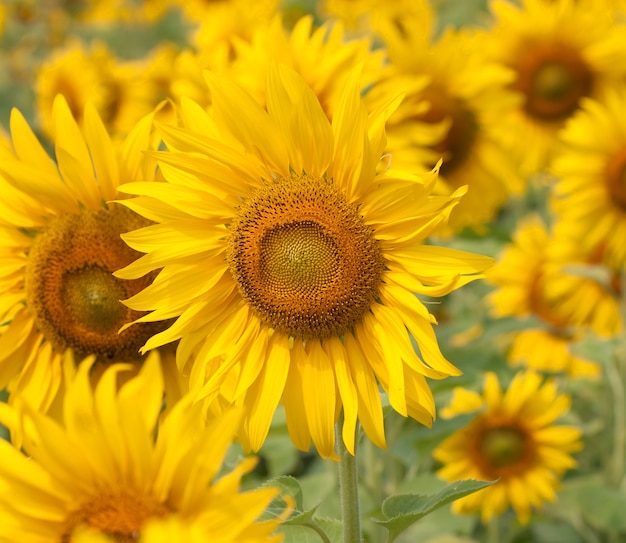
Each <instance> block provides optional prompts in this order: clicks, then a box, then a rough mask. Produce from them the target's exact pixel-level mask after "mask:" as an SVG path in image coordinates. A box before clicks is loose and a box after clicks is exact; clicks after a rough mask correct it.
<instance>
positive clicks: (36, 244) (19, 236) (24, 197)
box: [0, 96, 185, 410]
mask: <svg viewBox="0 0 626 543" xmlns="http://www.w3.org/2000/svg"><path fill="white" fill-rule="evenodd" d="M52 120H53V126H54V129H55V138H54V144H55V155H56V163H55V162H54V161H53V160H52V159H51V158H50V157H49V156H48V154H47V153H46V151H45V150H44V149H43V147H42V146H41V144H40V143H39V141H38V140H37V139H36V137H35V136H34V134H33V132H32V131H31V129H30V127H29V126H28V124H27V123H26V121H25V120H24V118H23V117H22V115H21V114H20V113H19V112H18V111H17V110H13V112H12V114H11V137H12V144H13V148H12V149H6V148H3V147H0V186H1V190H2V200H1V201H0V211H1V212H0V231H1V233H2V235H1V236H0V255H1V260H2V269H1V270H0V292H1V293H2V296H1V297H0V298H1V300H2V303H1V304H0V320H1V321H2V322H4V323H7V322H8V325H7V327H6V330H5V331H4V333H3V334H2V336H0V386H1V387H2V388H5V387H6V386H9V389H10V391H11V398H13V397H14V396H25V397H26V398H27V399H28V401H29V402H31V404H32V405H33V406H37V407H39V408H41V409H42V410H46V409H48V408H50V406H51V404H52V402H53V401H54V399H55V396H56V395H57V392H58V391H59V388H60V387H61V381H62V372H61V357H62V354H63V352H64V351H65V350H67V349H71V350H72V351H73V352H74V354H75V356H76V358H77V359H82V358H84V357H86V356H88V355H95V356H96V359H97V363H96V365H95V368H94V371H95V373H96V374H97V373H98V372H100V371H101V369H102V368H103V367H104V366H106V365H107V364H110V363H112V362H133V361H134V362H140V361H141V360H142V357H141V355H140V354H139V347H140V346H141V345H143V343H144V342H145V341H146V340H147V339H148V338H149V337H150V336H151V335H152V334H154V333H156V332H158V331H160V330H162V329H163V328H164V327H165V324H164V323H157V324H154V323H152V324H147V325H141V326H138V327H136V328H135V329H132V330H128V331H125V332H123V333H118V331H119V329H120V327H121V326H122V325H123V324H126V323H128V322H132V321H134V320H135V319H136V318H137V317H138V316H140V315H141V314H140V313H136V312H134V311H132V310H129V309H128V308H127V307H125V306H124V305H122V304H121V303H120V302H119V300H120V299H124V298H127V297H128V296H131V295H132V294H134V293H135V292H138V291H140V290H141V289H142V288H143V287H145V286H146V285H148V284H149V283H150V281H151V280H152V276H150V275H148V276H146V277H144V278H142V279H140V280H137V281H123V280H120V279H116V278H114V277H113V276H112V275H111V273H112V272H113V271H114V270H116V269H117V268H120V267H122V266H125V265H127V264H129V263H130V262H132V261H133V260H134V259H135V258H136V257H137V256H138V253H137V252H136V251H134V250H132V249H130V248H129V247H127V246H126V245H125V244H124V242H123V241H122V239H121V238H120V234H122V233H123V232H127V231H129V230H133V229H135V228H138V227H141V226H145V225H147V224H149V223H150V221H149V220H147V219H145V218H144V217H141V216H140V215H138V214H136V213H134V212H132V211H131V210H130V209H128V208H127V207H125V206H120V205H118V204H114V203H110V202H111V201H112V200H115V199H119V198H120V197H121V195H120V193H119V192H118V188H119V185H120V184H121V183H124V182H126V181H133V180H142V181H150V182H154V181H153V180H154V177H155V170H156V168H155V162H154V160H153V159H148V158H146V157H145V156H144V154H143V151H144V150H146V149H149V148H151V147H153V143H154V142H153V141H152V140H153V139H154V137H153V135H152V133H151V132H152V131H151V127H152V118H151V116H148V117H145V118H144V119H142V120H141V121H140V122H139V123H138V124H137V126H136V127H135V129H134V130H133V131H132V132H131V133H130V134H129V136H128V138H127V139H126V140H124V141H123V142H122V143H121V144H119V145H118V146H114V145H113V143H112V142H111V139H110V137H109V135H108V134H107V132H106V130H105V128H104V125H103V123H102V121H101V119H100V117H99V116H98V114H97V112H96V111H95V109H94V108H93V107H92V106H90V105H88V106H87V108H86V109H85V116H84V128H83V129H82V130H81V129H80V128H79V127H78V125H77V123H76V121H75V120H74V118H73V117H72V114H71V111H70V109H69V106H68V104H67V102H66V101H65V99H64V98H63V97H61V96H59V97H57V99H56V100H55V102H54V106H53V112H52ZM107 202H109V203H107ZM155 355H156V357H157V358H158V359H161V361H162V364H163V371H164V373H166V374H167V375H168V379H167V381H166V382H167V386H168V392H169V393H170V399H172V400H173V399H174V398H176V397H178V396H180V394H181V393H182V391H183V390H184V387H185V385H184V381H183V379H182V377H181V376H180V375H179V372H178V370H177V368H176V364H175V360H174V354H173V349H171V348H169V349H164V350H162V351H160V352H157V353H155Z"/></svg>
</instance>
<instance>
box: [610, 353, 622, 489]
mask: <svg viewBox="0 0 626 543" xmlns="http://www.w3.org/2000/svg"><path fill="white" fill-rule="evenodd" d="M624 357H625V353H624V348H621V349H619V350H618V352H617V353H616V356H615V358H614V359H613V360H612V361H611V362H610V363H609V364H608V365H607V367H606V376H607V381H608V384H609V387H610V389H611V396H612V407H613V410H612V411H613V455H612V456H613V457H612V459H611V463H610V473H609V481H610V482H611V483H612V485H613V486H614V487H615V488H620V487H621V486H623V484H624V480H625V479H624V470H625V468H624V460H625V457H626V392H625V390H624V381H623V379H624V375H623V373H624V372H623V368H624Z"/></svg>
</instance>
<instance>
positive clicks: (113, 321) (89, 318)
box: [26, 205, 163, 362]
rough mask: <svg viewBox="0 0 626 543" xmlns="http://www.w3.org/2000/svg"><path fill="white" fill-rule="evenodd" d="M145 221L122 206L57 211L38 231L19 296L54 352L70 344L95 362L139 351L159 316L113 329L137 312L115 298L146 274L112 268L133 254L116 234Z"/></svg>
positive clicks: (141, 283)
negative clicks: (122, 275) (129, 276)
mask: <svg viewBox="0 0 626 543" xmlns="http://www.w3.org/2000/svg"><path fill="white" fill-rule="evenodd" d="M146 224H148V222H147V221H146V220H145V219H143V218H141V217H139V216H138V215H136V214H135V213H133V212H132V211H130V210H128V209H127V208H124V207H122V206H117V205H114V206H112V207H111V208H109V209H101V210H98V211H93V210H87V211H83V212H81V213H80V214H68V215H60V216H58V217H56V218H55V219H53V220H52V221H51V222H50V223H49V224H48V226H47V227H46V229H45V230H44V231H43V232H42V233H40V234H38V235H37V237H36V238H35V240H34V242H33V245H32V247H31V250H30V253H29V255H28V264H27V267H26V300H27V304H28V305H29V307H30V308H31V309H32V312H33V315H34V319H35V322H36V324H37V326H38V328H39V330H40V331H41V332H42V334H43V335H44V336H45V338H46V339H47V340H48V341H50V342H51V343H52V345H53V346H54V347H55V348H56V349H57V350H59V351H64V350H65V349H67V348H72V349H73V350H74V352H76V353H77V354H78V355H79V356H81V357H84V356H87V355H89V354H95V355H96V357H97V358H98V359H99V360H100V361H105V362H113V361H123V360H125V361H130V360H133V359H138V358H139V354H138V351H139V348H140V347H141V346H142V345H143V344H144V343H145V341H146V340H147V339H148V338H149V337H150V336H151V335H153V334H155V333H157V332H158V331H160V330H161V329H162V328H163V323H148V324H139V325H136V326H132V327H130V328H128V329H127V330H124V332H122V333H118V330H119V329H120V328H121V327H122V326H123V325H125V324H127V323H130V322H132V321H134V320H135V319H137V318H138V317H140V316H141V313H138V312H136V311H132V310H130V309H128V308H127V307H126V306H124V305H123V304H122V303H121V302H120V300H123V299H126V298H129V297H130V296H132V295H134V294H136V293H137V292H139V291H140V290H141V289H143V288H145V287H146V286H148V285H149V284H150V283H151V282H152V279H153V276H146V277H143V278H141V279H137V280H134V281H124V280H121V279H117V278H115V277H113V275H112V273H113V272H114V271H115V270H118V269H119V268H121V267H124V266H126V265H127V264H130V263H131V262H132V261H134V260H135V259H136V258H137V257H138V256H139V253H137V252H136V251H134V250H133V249H131V248H129V247H128V246H127V245H126V244H125V243H124V242H123V241H122V239H121V237H120V234H122V233H124V232H128V231H129V230H133V229H136V228H139V227H142V226H146ZM135 328H136V329H135Z"/></svg>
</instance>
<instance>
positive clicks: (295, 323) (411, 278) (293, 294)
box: [116, 65, 491, 457]
mask: <svg viewBox="0 0 626 543" xmlns="http://www.w3.org/2000/svg"><path fill="white" fill-rule="evenodd" d="M210 80H211V92H212V96H213V101H214V104H213V116H209V115H208V114H206V113H205V112H204V110H203V109H202V108H200V107H199V106H197V105H195V104H193V103H191V102H183V104H182V108H181V118H182V120H183V123H184V126H183V127H182V128H176V127H168V126H163V127H162V129H163V133H164V135H165V141H166V144H167V146H168V147H169V150H168V151H165V152H161V153H160V154H159V155H158V158H159V160H160V165H161V168H162V171H163V174H164V176H165V178H166V179H167V181H168V183H166V184H158V186H157V184H150V183H131V184H128V185H125V186H124V189H123V190H125V191H126V192H128V193H131V194H136V195H141V196H140V203H141V207H143V208H144V209H145V210H146V211H149V212H150V216H151V218H153V220H154V219H156V221H157V222H158V224H156V225H153V226H148V227H146V228H143V229H140V230H137V231H135V232H131V233H128V234H126V235H124V239H125V240H126V242H127V243H128V244H129V245H130V246H131V247H134V248H135V249H137V250H139V251H142V252H145V253H147V254H146V255H145V256H143V257H141V258H140V259H139V260H137V261H136V262H135V263H133V264H131V265H129V266H127V267H126V268H124V269H123V270H120V271H119V272H118V273H117V274H116V275H118V276H119V277H124V278H127V279H130V278H137V277H141V276H142V275H143V274H145V273H149V272H152V271H153V270H155V269H157V268H162V271H161V272H160V273H159V275H158V276H157V277H156V279H155V281H154V283H153V284H152V285H151V286H149V287H147V288H146V289H144V290H143V291H142V292H140V293H138V294H136V295H135V296H133V297H132V298H130V299H129V300H127V301H126V303H127V304H128V306H129V307H131V308H134V309H137V310H139V308H142V310H149V311H151V313H149V314H147V315H146V316H144V317H141V318H140V319H139V321H156V320H160V319H163V318H169V317H173V316H176V317H177V320H176V322H175V323H174V324H173V325H172V326H171V327H169V328H168V329H167V330H164V331H163V332H161V333H159V334H157V335H155V336H153V337H152V338H151V339H150V340H148V342H147V343H146V345H145V348H144V349H152V348H154V347H158V346H159V345H163V344H166V343H168V342H171V341H175V340H178V339H180V344H179V349H178V357H179V362H180V363H181V364H184V363H185V361H187V360H189V359H191V358H192V357H195V361H194V363H193V369H192V370H191V381H192V385H191V386H192V389H193V390H195V391H197V392H198V393H199V394H200V395H202V396H206V397H208V398H213V397H221V398H223V399H225V400H226V402H227V403H228V402H231V403H237V404H241V405H243V406H244V409H245V416H244V421H243V425H242V429H241V432H240V435H239V438H240V439H241V440H242V442H243V443H244V445H245V446H247V447H250V448H251V449H253V450H256V449H258V448H259V447H260V446H261V445H262V444H263V441H264V440H265V437H266V435H267V432H268V430H269V426H270V423H271V420H272V416H273V414H274V411H275V409H276V407H277V405H278V403H279V402H280V401H281V399H282V401H283V404H284V406H285V411H286V416H287V424H288V427H289V432H290V435H291V437H292V440H293V442H294V443H295V444H296V446H298V447H299V448H301V449H304V450H307V449H308V448H309V446H310V441H311V439H312V440H313V442H314V444H315V446H316V447H317V449H318V451H319V452H320V454H321V455H322V456H324V457H332V456H334V452H333V446H334V429H333V428H334V424H335V421H336V419H337V416H338V413H339V412H340V410H341V409H342V408H343V410H344V413H345V417H344V420H345V423H344V427H343V439H344V442H345V443H346V446H347V447H348V449H349V450H351V451H352V450H354V434H355V426H356V422H357V419H359V420H360V421H361V423H362V426H363V428H364V429H365V432H366V433H367V435H368V436H369V437H370V438H371V439H372V440H373V441H374V442H375V443H376V444H378V445H380V446H384V444H385V439H384V432H383V421H382V405H381V400H380V396H379V392H378V384H379V383H380V385H381V386H382V388H383V389H384V390H385V391H386V392H387V393H388V395H389V401H390V403H391V405H392V407H393V408H394V409H395V410H397V411H398V412H400V413H401V414H403V415H405V416H406V415H409V416H411V417H413V418H415V419H417V420H418V421H420V422H422V423H423V424H427V425H430V424H431V421H432V419H433V417H434V414H435V413H434V402H433V398H432V394H431V392H430V389H429V387H428V384H427V383H426V379H425V377H432V378H437V379H439V378H443V377H446V376H448V375H456V374H458V373H460V372H459V370H457V369H456V368H455V367H454V366H453V365H452V364H450V363H449V362H448V361H447V360H446V359H445V358H444V357H443V356H442V354H441V353H440V351H439V347H438V345H437V341H436V338H435V335H434V333H433V330H432V324H433V323H434V322H435V319H434V317H433V316H432V315H430V314H429V313H428V311H427V309H426V307H425V305H424V304H423V303H422V302H421V301H420V300H419V299H418V298H417V297H416V296H415V293H418V294H421V295H434V296H440V295H443V294H446V293H448V292H450V291H451V290H453V289H455V288H457V287H459V286H461V285H463V284H466V283H467V282H469V281H472V280H474V279H476V278H478V277H480V272H482V271H483V270H484V269H485V268H486V267H488V266H489V265H490V264H491V259H489V258H486V257H480V256H475V255H472V254H469V253H464V252H459V251H455V250H452V249H446V248H440V247H434V246H431V245H426V244H424V240H425V239H426V238H427V237H428V236H429V235H430V234H431V233H432V232H433V231H435V230H436V229H437V228H438V227H440V226H441V225H442V224H443V223H445V221H446V220H447V218H448V215H449V213H450V210H451V209H452V207H454V205H456V203H457V202H458V200H459V198H460V197H461V195H462V193H463V190H460V191H458V192H457V193H455V194H454V195H452V196H451V197H434V196H431V194H430V192H431V190H432V187H433V185H434V183H435V180H436V172H434V173H433V174H430V175H429V176H428V177H427V178H426V179H422V178H419V177H416V176H413V175H411V174H407V173H404V172H394V171H392V170H388V171H384V172H383V173H379V169H380V168H379V160H380V157H381V155H382V154H383V151H384V149H385V137H384V123H385V120H386V118H387V116H388V115H389V114H390V112H391V111H392V109H393V107H394V106H395V105H396V104H397V100H396V101H394V102H391V103H388V104H386V106H385V107H384V108H381V109H378V110H377V111H374V112H373V113H371V114H369V115H368V113H367V112H366V109H365V106H364V104H363V102H362V99H361V97H360V84H359V81H360V73H359V72H358V70H354V71H353V72H352V74H351V76H350V77H349V78H348V79H347V85H346V90H345V92H344V93H343V94H342V95H341V96H340V97H339V100H338V103H337V104H336V105H335V108H334V111H335V114H334V116H333V120H332V124H331V122H330V121H329V119H328V117H327V115H326V114H325V113H324V111H323V109H322V107H321V106H320V103H319V101H318V99H317V98H316V97H315V95H314V93H313V91H312V90H311V89H310V88H309V87H308V86H307V85H306V84H305V82H304V81H303V79H302V78H301V77H300V76H298V75H297V74H296V73H295V72H293V71H292V70H290V69H288V68H286V67H284V66H281V65H273V66H272V67H271V69H270V71H269V75H268V86H267V90H266V96H267V111H266V110H265V109H263V108H262V107H261V106H259V105H258V103H257V102H256V101H255V100H254V99H253V98H252V97H251V96H250V95H249V94H247V93H246V92H244V91H243V90H242V89H241V88H240V87H238V86H237V85H236V84H234V83H233V82H231V81H229V80H228V79H226V78H218V77H211V78H210ZM242 119H245V122H242ZM127 202H128V203H129V205H133V199H130V200H128V201H127ZM413 338H414V339H415V340H416V341H417V344H418V345H419V348H420V354H418V353H417V352H416V351H415V349H414V347H413V343H412V339H413Z"/></svg>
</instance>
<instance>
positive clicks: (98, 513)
mask: <svg viewBox="0 0 626 543" xmlns="http://www.w3.org/2000/svg"><path fill="white" fill-rule="evenodd" d="M92 363H93V359H91V360H89V359H87V360H85V361H84V362H83V363H82V364H81V365H80V367H79V369H78V371H77V372H76V374H75V375H74V377H73V378H71V379H68V380H67V389H66V394H65V396H64V405H63V420H62V422H59V421H57V420H54V419H52V418H49V417H48V416H46V415H44V414H42V413H40V412H39V411H37V409H36V408H33V407H32V406H31V405H29V404H28V402H20V403H18V404H17V405H16V406H15V407H14V408H11V407H9V406H7V405H6V404H4V405H3V406H2V409H0V420H2V422H3V424H6V425H9V426H11V425H15V424H19V425H20V426H21V428H20V429H19V430H20V431H22V432H23V433H24V452H20V451H19V450H18V449H17V448H14V447H12V446H11V445H10V444H9V443H7V442H6V441H2V442H1V443H0V458H1V459H2V462H0V464H1V465H0V488H1V489H2V492H1V493H0V504H1V505H2V507H1V508H0V509H1V512H0V522H1V523H2V538H3V541H7V542H15V543H18V542H23V541H28V542H30V543H50V542H51V541H57V542H69V541H72V542H74V541H94V537H93V536H90V533H94V532H95V536H96V538H95V541H110V542H114V541H115V542H119V541H135V540H137V539H140V540H141V541H144V542H151V541H162V539H160V538H159V537H158V532H159V531H160V527H161V526H162V525H165V526H168V525H169V526H171V525H176V524H179V525H183V524H184V530H181V531H182V532H183V533H184V532H189V533H191V532H193V533H196V534H202V536H203V540H204V541H215V542H223V543H230V542H235V541H236V542H238V543H241V542H245V543H255V542H258V543H260V542H268V543H269V542H277V541H280V540H281V537H280V536H278V535H276V536H274V535H272V532H273V531H274V530H275V529H276V528H277V526H278V524H279V519H274V520H272V521H268V522H263V523H257V522H256V521H257V519H258V517H259V516H260V515H261V513H262V512H263V511H264V509H265V508H266V507H267V505H268V504H269V502H270V501H271V500H272V498H273V497H275V496H276V494H277V493H278V491H277V490H276V489H272V488H265V489H260V490H253V491H249V492H240V480H241V477H242V476H243V475H245V474H246V473H247V472H249V471H250V470H251V469H252V468H253V467H254V465H255V459H254V458H247V459H245V460H244V461H243V462H242V463H240V464H239V466H238V467H236V468H235V469H234V470H232V471H231V472H229V473H227V474H226V475H223V476H221V477H218V473H219V471H220V468H221V464H222V461H223V459H224V455H225V454H226V451H227V450H228V447H229V445H230V444H231V442H232V439H233V434H234V430H235V428H236V427H237V422H238V419H239V417H240V415H241V413H239V412H233V411H231V412H228V413H224V415H223V416H222V417H220V418H219V419H216V420H214V421H212V422H210V423H209V424H208V425H207V424H206V423H205V421H204V418H203V417H202V414H201V409H202V406H201V404H198V403H194V402H193V399H192V398H191V397H189V396H185V397H184V398H183V399H181V401H180V402H178V403H177V404H176V405H175V406H174V407H173V408H172V410H171V411H170V413H169V414H168V416H167V417H166V418H165V419H164V420H163V421H162V423H159V421H160V420H161V418H160V411H161V407H162V397H163V390H164V383H163V375H162V374H161V372H160V369H159V365H158V362H157V361H156V360H155V359H150V360H148V361H146V363H145V364H144V365H143V367H142V369H141V371H140V372H139V373H138V374H137V375H136V376H134V377H132V378H131V379H130V380H128V381H127V382H126V383H125V384H124V385H123V386H122V387H121V388H120V389H119V391H118V387H117V385H116V381H117V379H118V376H119V375H123V374H124V372H127V371H128V370H129V366H128V365H125V364H117V365H114V366H111V367H109V368H108V369H107V370H106V371H105V373H104V375H103V376H102V379H101V380H100V382H99V383H98V385H97V386H96V387H95V389H92V386H91V382H90V376H89V372H90V369H91V365H92ZM65 365H66V367H71V366H73V365H74V361H73V359H72V358H71V356H68V357H67V358H66V360H65ZM144 530H146V532H148V533H147V534H146V537H145V538H144V537H143V534H144ZM153 531H155V532H157V533H156V534H154V533H153ZM170 533H171V532H170ZM81 534H82V535H81ZM104 536H108V537H106V538H105V537H104ZM176 540H185V541H188V539H186V538H184V537H183V538H180V539H171V540H170V541H176ZM192 540H195V539H192Z"/></svg>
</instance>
